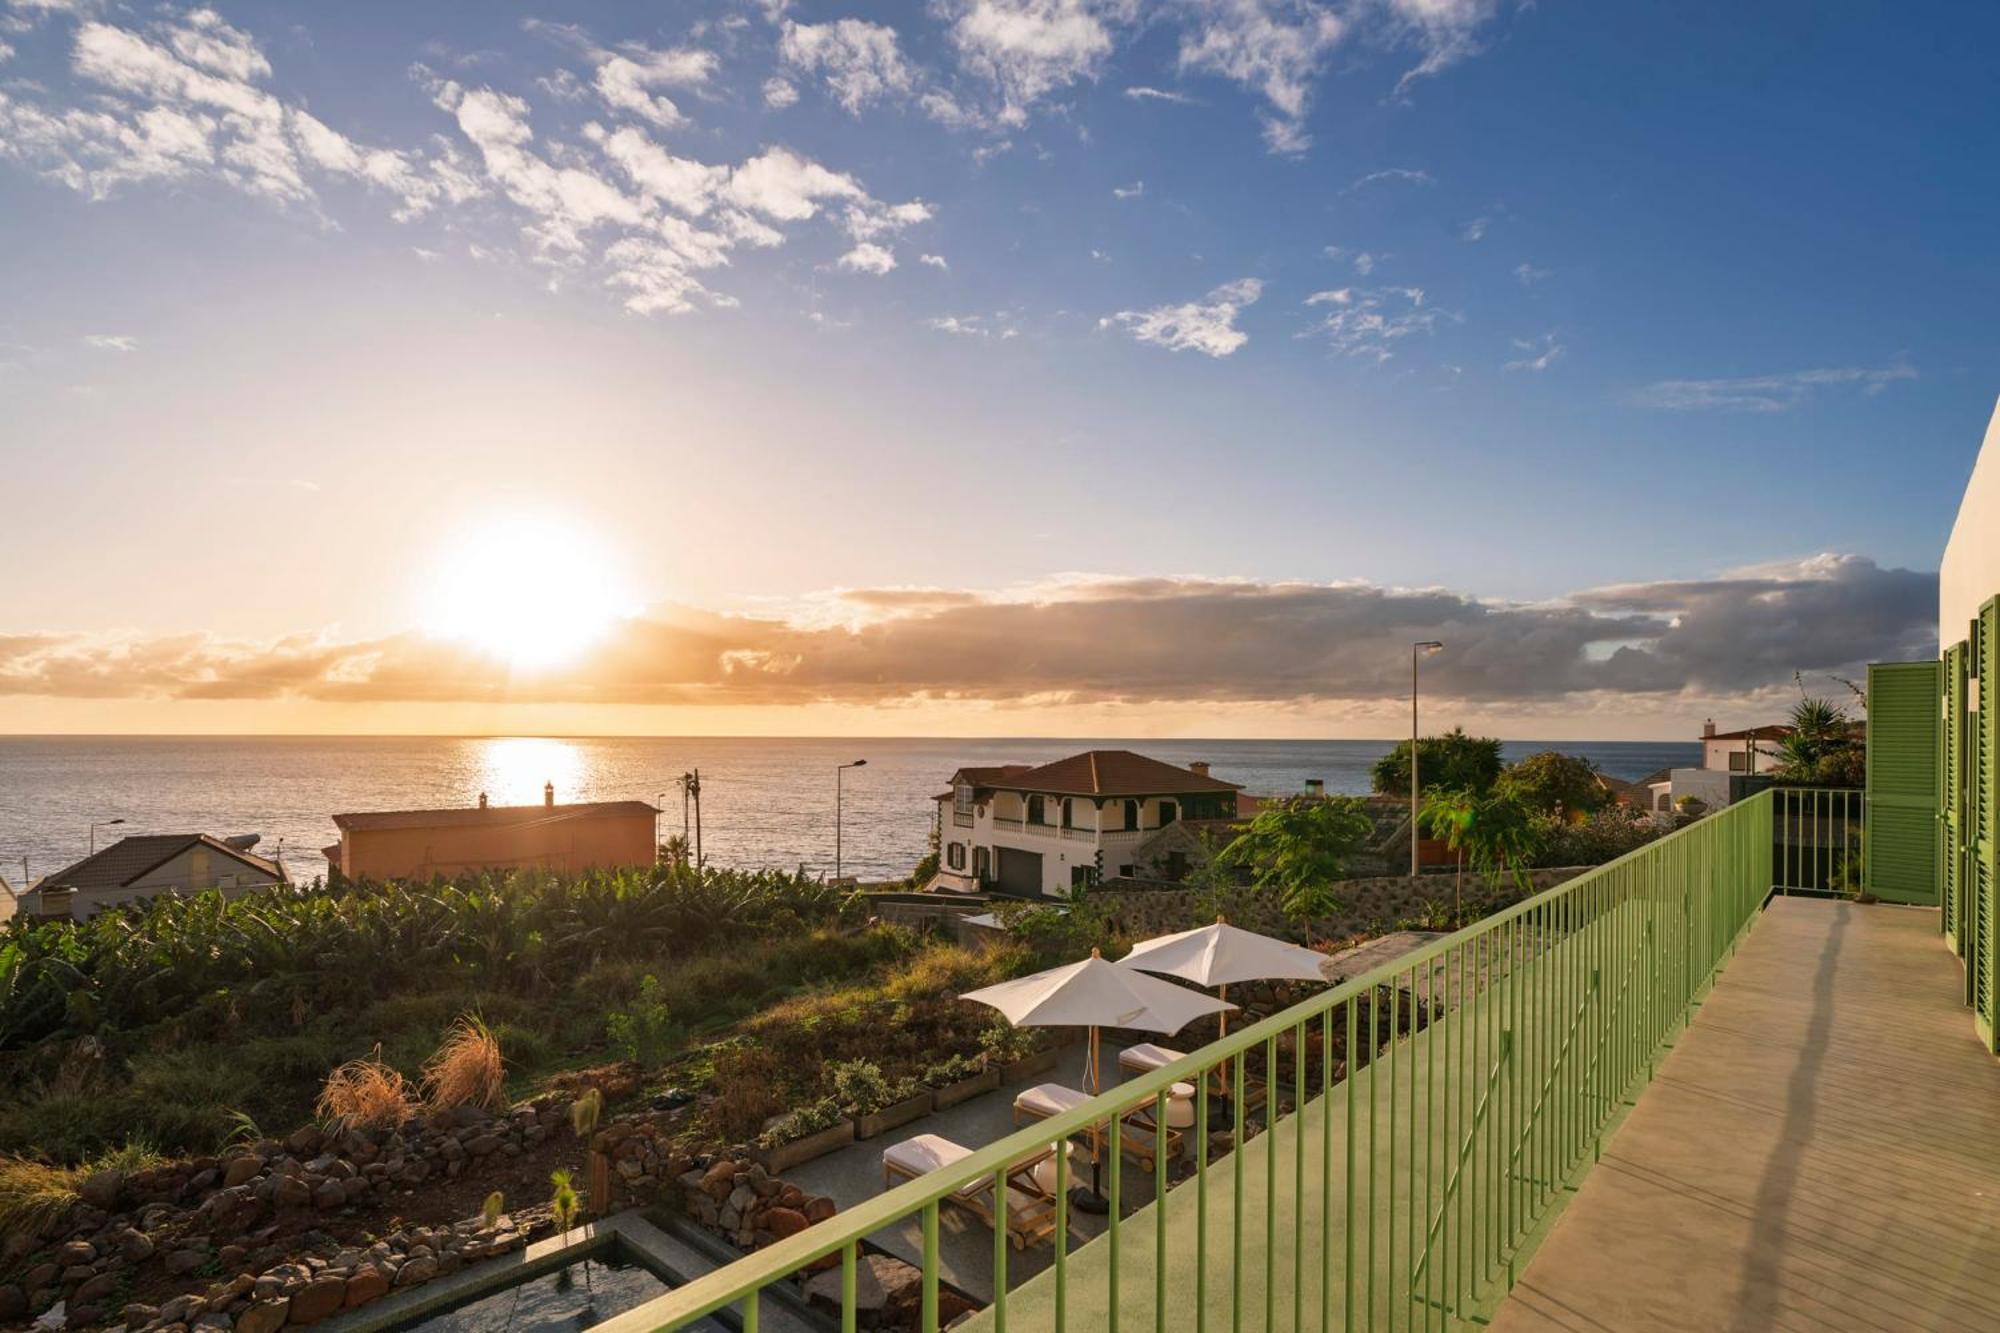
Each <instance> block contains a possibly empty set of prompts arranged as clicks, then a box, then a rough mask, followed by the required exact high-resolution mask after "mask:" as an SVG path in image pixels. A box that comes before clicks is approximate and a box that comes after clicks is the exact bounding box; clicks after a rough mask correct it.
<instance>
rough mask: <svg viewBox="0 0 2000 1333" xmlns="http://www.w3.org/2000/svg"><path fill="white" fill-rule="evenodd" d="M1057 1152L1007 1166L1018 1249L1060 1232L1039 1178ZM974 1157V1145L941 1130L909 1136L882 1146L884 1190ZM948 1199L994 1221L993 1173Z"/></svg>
mask: <svg viewBox="0 0 2000 1333" xmlns="http://www.w3.org/2000/svg"><path fill="white" fill-rule="evenodd" d="M1054 1155H1055V1149H1054V1148H1053V1147H1049V1148H1044V1149H1043V1150H1042V1151H1040V1152H1038V1153H1034V1154H1031V1155H1030V1156H1028V1157H1024V1158H1022V1159H1021V1160H1020V1161H1018V1162H1016V1163H1014V1165H1013V1166H1011V1167H1009V1168H1008V1169H1007V1238H1008V1239H1009V1240H1011V1241H1012V1242H1013V1243H1014V1248H1015V1249H1017V1250H1025V1249H1027V1248H1028V1246H1030V1245H1032V1244H1034V1243H1035V1242H1037V1241H1039V1240H1042V1239H1044V1238H1045V1237H1048V1236H1051V1235H1053V1234H1055V1229H1056V1202H1055V1199H1054V1198H1053V1197H1052V1196H1051V1195H1050V1193H1049V1192H1048V1191H1047V1190H1045V1189H1043V1188H1042V1186H1041V1185H1040V1184H1038V1183H1037V1181H1036V1178H1035V1168H1036V1166H1038V1165H1039V1164H1041V1163H1042V1162H1044V1161H1046V1160H1048V1159H1049V1158H1051V1157H1053V1156H1054ZM970 1156H972V1149H970V1148H968V1147H965V1146H964V1145H963V1144H959V1143H953V1142H952V1141H951V1140H950V1139H947V1138H945V1137H944V1136H942V1135H939V1134H919V1135H917V1136H916V1137H915V1138H912V1139H904V1140H903V1141H902V1142H901V1143H894V1144H891V1145H890V1146H888V1147H887V1148H884V1149H883V1150H882V1188H883V1189H888V1188H889V1187H890V1186H891V1185H893V1184H895V1183H896V1182H897V1181H898V1180H915V1179H916V1178H917V1177H918V1176H922V1175H927V1174H929V1173H930V1172H932V1171H937V1170H940V1169H942V1168H944V1167H947V1166H951V1165H952V1164H953V1163H956V1162H962V1161H964V1160H965V1159H966V1158H968V1157H970ZM944 1201H945V1202H946V1203H949V1204H953V1205H956V1206H957V1207H959V1208H962V1209H964V1210H965V1211H966V1212H968V1213H971V1214H972V1215H973V1216H974V1217H977V1218H978V1219H980V1220H981V1221H982V1222H984V1223H985V1224H986V1225H987V1226H989V1227H990V1226H992V1225H993V1178H992V1177H991V1176H981V1177H980V1178H979V1179H978V1180H974V1181H968V1182H967V1183H966V1184H964V1185H961V1186H960V1187H959V1188H958V1189H956V1190H954V1191H952V1192H951V1193H950V1194H947V1195H945V1196H944Z"/></svg>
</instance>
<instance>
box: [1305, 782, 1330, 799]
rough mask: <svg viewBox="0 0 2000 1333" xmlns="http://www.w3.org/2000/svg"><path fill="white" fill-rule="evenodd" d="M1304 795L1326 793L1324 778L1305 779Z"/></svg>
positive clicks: (1321, 794) (1322, 794)
mask: <svg viewBox="0 0 2000 1333" xmlns="http://www.w3.org/2000/svg"><path fill="white" fill-rule="evenodd" d="M1306 795H1308V796H1324V795H1326V779H1325V778H1307V779H1306Z"/></svg>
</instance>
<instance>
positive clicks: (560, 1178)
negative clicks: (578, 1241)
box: [549, 1167, 583, 1240]
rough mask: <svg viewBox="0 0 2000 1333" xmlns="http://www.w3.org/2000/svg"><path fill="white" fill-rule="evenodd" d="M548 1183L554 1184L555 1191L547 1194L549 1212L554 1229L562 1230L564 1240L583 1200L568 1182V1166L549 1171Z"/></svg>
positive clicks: (580, 1208)
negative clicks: (552, 1219) (553, 1221)
mask: <svg viewBox="0 0 2000 1333" xmlns="http://www.w3.org/2000/svg"><path fill="white" fill-rule="evenodd" d="M549 1183H550V1184H551V1185H553V1186H555V1192H554V1193H553V1194H551V1195H550V1196H549V1212H550V1214H551V1215H552V1216H553V1218H554V1220H555V1224H556V1229H557V1230H559V1231H561V1232H562V1234H563V1239H564V1240H568V1239H569V1229H570V1227H571V1226H573V1225H574V1224H575V1222H576V1215H577V1213H578V1212H580V1211H582V1208H583V1200H582V1199H581V1198H580V1197H579V1196H578V1195H577V1192H576V1187H575V1186H574V1185H572V1184H571V1183H570V1171H569V1168H568V1167H559V1168H557V1169H556V1170H554V1171H551V1172H549Z"/></svg>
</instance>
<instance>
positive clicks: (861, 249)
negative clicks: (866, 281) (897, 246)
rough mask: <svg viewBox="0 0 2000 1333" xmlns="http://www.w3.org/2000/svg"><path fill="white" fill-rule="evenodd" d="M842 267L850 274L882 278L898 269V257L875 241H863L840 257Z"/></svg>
mask: <svg viewBox="0 0 2000 1333" xmlns="http://www.w3.org/2000/svg"><path fill="white" fill-rule="evenodd" d="M840 266H841V267H842V268H844V269H846V270H847V271H848V272H850V273H873V274H875V275H876V276H877V277H880V276H881V275H882V274H884V273H887V272H888V271H889V270H890V269H892V268H894V267H896V256H895V255H894V254H892V253H891V252H890V251H889V250H887V249H885V248H884V247H882V246H879V245H877V244H875V242H873V241H863V242H861V243H860V244H859V245H857V246H855V247H854V248H853V249H852V250H849V251H848V252H847V253H846V254H844V255H842V256H841V257H840Z"/></svg>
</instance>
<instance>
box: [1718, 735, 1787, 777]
mask: <svg viewBox="0 0 2000 1333" xmlns="http://www.w3.org/2000/svg"><path fill="white" fill-rule="evenodd" d="M1745 747H1752V748H1754V750H1755V753H1756V761H1755V764H1754V766H1753V767H1751V768H1750V769H1748V770H1745V769H1738V768H1731V767H1730V765H1729V756H1731V755H1739V756H1740V755H1741V754H1742V753H1743V751H1744V749H1745ZM1701 748H1702V756H1701V766H1702V767H1703V768H1706V769H1711V770H1713V771H1715V772H1718V773H1741V772H1746V771H1747V772H1752V773H1769V772H1770V771H1771V770H1772V769H1774V768H1776V767H1778V765H1780V764H1782V763H1783V762H1784V759H1783V752H1782V751H1781V750H1779V748H1778V743H1777V742H1776V741H1712V740H1704V741H1703V742H1702V743H1701Z"/></svg>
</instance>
